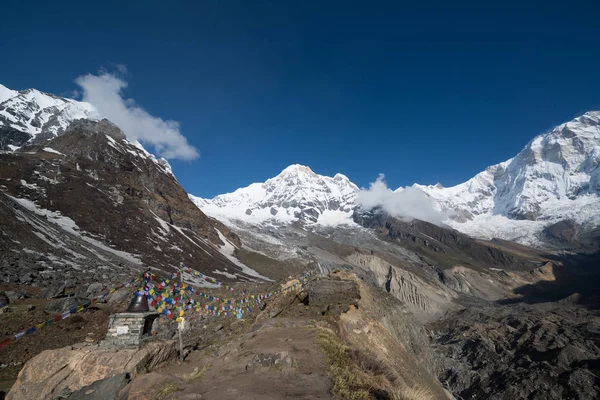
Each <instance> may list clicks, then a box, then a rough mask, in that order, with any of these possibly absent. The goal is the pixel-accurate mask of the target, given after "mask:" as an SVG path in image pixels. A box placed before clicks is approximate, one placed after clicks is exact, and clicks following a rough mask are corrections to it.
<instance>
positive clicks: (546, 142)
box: [190, 111, 600, 248]
mask: <svg viewBox="0 0 600 400" xmlns="http://www.w3.org/2000/svg"><path fill="white" fill-rule="evenodd" d="M599 164H600V112H597V111H592V112H588V113H585V114H583V115H582V116H580V117H577V118H575V119H574V120H572V121H569V122H567V123H564V124H561V125H559V126H557V127H555V128H554V129H552V130H551V131H550V132H548V133H546V134H543V135H539V136H537V137H535V138H534V139H533V140H531V142H529V143H528V144H527V146H525V148H524V149H523V150H522V151H521V152H520V153H519V154H517V155H516V156H515V157H514V158H512V159H510V160H508V161H505V162H503V163H500V164H497V165H493V166H491V167H488V168H487V169H486V170H485V171H483V172H481V173H479V174H477V175H476V176H475V177H473V178H471V179H469V180H468V181H466V182H465V183H462V184H459V185H457V186H454V187H449V188H444V187H442V186H441V185H439V184H438V185H435V186H423V185H418V184H415V185H413V186H412V189H419V190H421V191H422V192H423V193H425V194H426V195H427V196H428V197H429V198H430V199H431V200H433V205H434V208H435V209H436V210H437V211H439V212H443V213H444V214H445V215H446V216H447V217H446V219H445V221H444V223H445V224H447V225H449V226H451V227H453V228H455V229H457V230H459V231H462V232H464V233H467V234H469V235H472V236H475V237H481V238H486V239H491V238H494V237H497V238H502V239H506V240H512V241H517V242H520V243H523V244H528V245H533V246H538V247H545V246H551V247H566V248H569V247H571V246H573V245H574V244H575V242H578V241H580V240H584V241H585V240H592V241H593V239H594V238H589V236H590V235H592V236H594V235H596V234H597V233H598V231H597V229H598V226H599V225H600V168H599ZM404 190H406V188H399V189H397V190H396V191H395V193H401V192H403V191H404ZM359 193H360V189H359V188H358V187H357V186H356V185H355V184H354V183H352V182H351V181H350V180H349V179H348V178H347V177H346V176H344V175H341V174H337V175H335V176H334V177H333V178H331V177H327V176H322V175H319V174H316V173H314V172H313V171H312V170H311V169H310V168H309V167H307V166H302V165H291V166H290V167H288V168H286V169H284V170H283V171H282V172H281V173H280V174H279V175H277V176H276V177H274V178H271V179H268V180H267V181H266V182H264V183H253V184H251V185H250V186H248V187H245V188H241V189H238V190H236V191H235V192H233V193H228V194H222V195H219V196H217V197H215V198H214V199H202V198H199V197H196V196H193V195H191V196H190V198H191V199H192V201H194V203H195V204H196V205H197V206H198V207H200V209H202V210H203V211H204V212H205V213H207V214H208V215H211V216H213V217H215V218H220V219H222V220H229V221H241V222H244V223H246V224H258V225H265V224H267V225H270V224H275V225H277V224H287V223H294V222H300V223H303V224H306V225H311V224H320V225H324V226H337V225H341V224H345V225H347V224H352V223H353V221H352V214H353V212H354V209H355V208H356V207H357V206H358V203H357V198H358V195H359ZM423 206H425V205H423ZM406 212H407V216H410V215H411V212H410V210H406ZM397 216H400V217H402V215H397ZM556 224H560V225H556ZM555 225H556V226H555ZM565 229H566V230H568V232H565Z"/></svg>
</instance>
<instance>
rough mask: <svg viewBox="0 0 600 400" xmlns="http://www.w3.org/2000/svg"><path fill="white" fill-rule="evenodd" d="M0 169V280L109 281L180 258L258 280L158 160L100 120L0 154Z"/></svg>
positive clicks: (231, 241)
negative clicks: (0, 257)
mask: <svg viewBox="0 0 600 400" xmlns="http://www.w3.org/2000/svg"><path fill="white" fill-rule="evenodd" d="M0 176H1V177H2V179H1V180H0V185H1V186H0V214H1V215H2V218H3V220H2V228H0V229H1V231H2V236H0V246H2V248H3V249H4V251H3V261H2V262H3V263H4V264H3V265H4V267H3V268H2V274H3V280H5V281H10V282H25V283H30V282H31V281H32V280H33V281H38V282H41V283H47V282H43V280H42V279H41V277H42V276H45V275H44V274H49V276H55V275H57V274H58V277H57V279H58V278H63V277H64V274H67V275H68V276H71V277H72V278H73V279H75V280H81V279H84V280H89V279H95V278H101V277H104V279H107V278H108V279H111V280H115V279H122V278H119V275H120V274H121V273H122V274H123V275H127V276H130V275H131V272H130V270H131V269H135V270H138V271H139V270H141V269H142V268H143V265H150V266H151V267H153V268H158V269H163V270H170V269H172V268H174V267H177V266H178V265H179V263H180V262H182V261H183V262H185V263H186V265H189V266H191V267H193V268H194V269H196V270H199V271H201V272H205V273H209V274H211V275H212V274H217V277H218V278H219V279H225V280H228V279H234V280H235V279H242V280H247V279H260V276H259V275H258V274H257V273H255V272H254V271H252V270H251V269H249V268H247V267H246V266H245V265H244V264H242V263H241V262H239V261H238V260H237V259H235V257H234V256H233V252H234V250H235V248H236V247H239V246H240V241H239V239H238V237H237V236H236V235H235V234H233V233H231V231H230V230H229V229H228V228H227V227H225V226H224V225H222V224H221V223H219V222H217V221H215V220H213V219H211V218H209V217H207V216H206V215H204V214H203V213H202V212H201V211H200V210H199V209H198V208H197V207H196V206H195V205H194V204H193V203H192V202H191V201H190V200H189V198H188V197H187V193H186V192H185V191H184V190H183V188H181V186H180V185H179V184H178V182H177V180H176V179H175V177H174V176H173V174H172V172H171V170H170V167H169V166H168V163H165V162H164V161H162V160H157V159H156V158H154V156H152V155H150V154H149V153H147V152H146V151H145V150H143V148H140V147H138V146H136V145H135V144H133V143H131V142H129V141H127V140H126V139H125V136H124V135H123V133H122V132H121V131H120V130H119V129H118V128H117V127H116V126H114V125H112V124H111V123H110V122H108V121H106V120H103V121H98V122H96V121H89V120H80V121H76V122H74V123H72V124H71V125H70V126H69V128H68V129H66V131H65V132H64V133H63V134H61V135H59V136H58V137H56V138H54V139H52V140H50V141H45V142H44V143H43V144H40V145H33V146H29V147H27V148H26V149H23V150H22V151H17V152H13V153H5V154H0ZM119 272H120V273H119ZM219 273H221V274H222V275H221V276H218V274H219Z"/></svg>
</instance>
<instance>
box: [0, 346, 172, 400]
mask: <svg viewBox="0 0 600 400" xmlns="http://www.w3.org/2000/svg"><path fill="white" fill-rule="evenodd" d="M176 357H177V346H176V342H175V341H171V340H169V341H167V340H157V341H152V342H148V343H146V344H145V345H144V346H143V347H142V348H141V349H111V348H102V347H97V346H89V347H83V348H79V349H72V348H71V347H65V348H62V349H54V350H46V351H44V352H42V353H40V354H38V355H37V356H35V357H34V358H32V359H31V360H29V361H28V362H27V363H26V364H25V366H24V367H23V369H22V370H21V372H19V376H18V378H17V381H16V382H15V384H14V385H13V387H12V389H11V390H10V392H9V393H8V396H7V397H6V398H7V400H29V399H31V400H37V399H54V398H56V397H58V396H63V397H64V395H65V394H67V395H68V394H70V393H73V392H76V391H78V390H79V389H81V388H83V387H85V386H88V385H90V384H92V383H93V382H96V381H99V380H102V379H105V378H107V377H110V376H113V375H117V374H122V373H129V374H130V375H131V376H132V377H134V376H135V375H136V374H138V373H140V372H147V371H151V370H153V369H155V368H156V367H158V366H160V365H162V364H164V363H165V362H167V361H169V360H172V359H175V358H176Z"/></svg>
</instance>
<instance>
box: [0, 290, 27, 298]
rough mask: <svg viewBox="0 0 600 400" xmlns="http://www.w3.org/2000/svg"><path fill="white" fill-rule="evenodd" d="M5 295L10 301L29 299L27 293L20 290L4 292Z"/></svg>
mask: <svg viewBox="0 0 600 400" xmlns="http://www.w3.org/2000/svg"><path fill="white" fill-rule="evenodd" d="M4 294H5V295H6V297H8V298H9V299H26V298H27V297H29V295H28V294H27V292H26V291H24V290H19V291H14V290H7V291H6V292H4Z"/></svg>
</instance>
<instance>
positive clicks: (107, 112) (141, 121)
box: [75, 65, 200, 160]
mask: <svg viewBox="0 0 600 400" xmlns="http://www.w3.org/2000/svg"><path fill="white" fill-rule="evenodd" d="M117 69H118V71H119V72H120V73H121V74H123V73H124V72H125V71H126V68H125V66H123V65H119V67H118V68H117ZM75 83H77V85H79V87H80V88H81V91H82V97H83V98H82V100H83V101H86V102H88V103H91V104H92V105H94V107H96V109H97V110H98V112H99V113H100V115H101V116H102V117H103V118H107V119H108V120H110V121H111V122H113V123H115V124H116V125H117V126H119V127H120V128H121V129H122V130H123V132H125V135H127V137H128V138H129V139H131V140H138V141H140V142H141V143H142V144H144V145H150V146H152V147H154V150H155V151H156V153H158V155H160V156H162V157H165V158H168V159H180V160H193V159H196V158H198V157H199V156H200V154H199V152H198V150H197V149H196V148H195V147H193V146H191V145H190V144H189V143H188V141H187V139H186V138H185V136H183V135H182V134H181V131H180V125H179V122H177V121H172V120H163V119H162V118H159V117H155V116H152V115H150V114H149V113H148V112H147V111H146V110H144V109H143V108H142V107H141V106H139V105H138V104H137V103H136V102H135V100H133V99H128V98H125V97H124V96H123V89H125V88H126V87H127V82H126V81H125V80H124V78H122V77H120V76H119V75H117V74H114V73H109V72H107V71H104V70H101V71H100V72H99V73H98V74H96V75H94V74H86V75H82V76H79V77H77V78H76V79H75Z"/></svg>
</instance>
